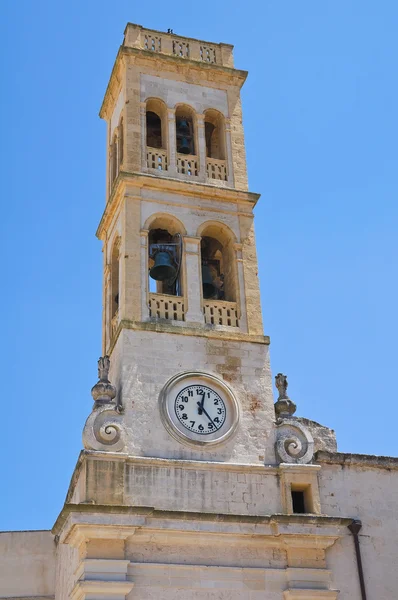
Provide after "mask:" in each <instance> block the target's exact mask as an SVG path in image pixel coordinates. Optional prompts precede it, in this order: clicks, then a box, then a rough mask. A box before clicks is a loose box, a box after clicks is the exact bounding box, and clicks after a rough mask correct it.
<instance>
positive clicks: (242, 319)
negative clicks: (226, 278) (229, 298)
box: [234, 244, 247, 333]
mask: <svg viewBox="0 0 398 600" xmlns="http://www.w3.org/2000/svg"><path fill="white" fill-rule="evenodd" d="M234 251H235V261H236V270H237V278H238V281H237V283H238V289H237V292H238V294H237V297H236V300H237V303H238V319H239V328H240V329H241V331H243V332H244V333H247V311H246V297H245V277H244V272H243V258H242V244H234Z"/></svg>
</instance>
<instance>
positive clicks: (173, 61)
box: [99, 45, 248, 119]
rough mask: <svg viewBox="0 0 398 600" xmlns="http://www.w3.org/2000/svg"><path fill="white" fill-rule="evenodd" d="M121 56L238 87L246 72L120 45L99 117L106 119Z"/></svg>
mask: <svg viewBox="0 0 398 600" xmlns="http://www.w3.org/2000/svg"><path fill="white" fill-rule="evenodd" d="M123 57H127V58H128V59H129V60H130V61H131V62H133V63H135V64H137V65H142V66H148V67H149V68H150V69H152V68H153V67H154V66H155V67H156V68H157V69H159V70H163V71H169V72H171V73H172V72H175V73H179V74H184V75H187V76H188V77H189V78H191V77H192V72H193V71H195V70H196V71H200V76H199V77H198V81H199V82H201V81H214V79H215V78H216V79H217V81H218V82H220V83H221V82H222V83H224V84H225V85H234V86H237V87H239V88H241V87H242V86H243V84H244V83H245V81H246V78H247V75H248V72H247V71H243V70H240V69H235V68H232V67H223V66H221V65H218V64H215V63H207V62H198V61H196V60H190V59H189V58H181V57H179V56H174V55H170V54H162V53H160V52H159V53H154V52H152V51H150V50H144V49H142V48H131V47H129V46H123V45H122V46H120V47H119V50H118V53H117V55H116V59H115V62H114V65H113V68H112V72H111V75H110V78H109V83H108V85H107V88H106V91H105V95H104V99H103V101H102V104H101V108H100V110H99V116H100V117H101V119H107V118H108V117H109V115H108V109H109V105H110V96H111V94H110V90H111V89H112V87H113V86H114V78H115V77H116V73H117V71H118V69H119V66H120V64H121V62H122V59H123Z"/></svg>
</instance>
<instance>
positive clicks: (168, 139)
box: [97, 24, 263, 353]
mask: <svg viewBox="0 0 398 600" xmlns="http://www.w3.org/2000/svg"><path fill="white" fill-rule="evenodd" d="M246 75H247V73H246V72H245V71H239V70H237V69H235V68H234V66H233V58H232V46H229V45H226V44H211V43H208V42H200V41H198V40H193V39H191V38H186V37H180V36H176V35H174V34H173V33H160V32H157V31H153V30H149V29H143V28H142V27H141V26H139V25H131V24H128V25H127V27H126V30H125V34H124V40H123V45H122V46H121V47H120V49H119V52H118V54H117V57H116V61H115V65H114V67H113V70H112V74H111V78H110V81H109V84H108V88H107V90H106V94H105V98H104V101H103V104H102V107H101V111H100V116H101V117H103V118H104V119H105V120H106V121H107V124H108V130H107V147H108V162H107V202H106V206H105V211H104V214H103V216H102V219H101V222H100V225H99V228H98V231H97V235H98V237H99V238H100V239H101V240H102V241H103V243H104V248H103V252H104V294H103V306H104V311H103V349H104V353H112V352H113V349H114V348H116V346H117V344H118V339H119V337H120V333H121V331H122V330H128V329H132V328H135V329H137V328H138V329H139V330H140V331H143V330H145V331H148V330H152V329H155V330H156V331H163V332H164V331H166V330H167V331H169V332H170V331H171V332H172V335H174V334H178V333H183V334H185V335H191V336H199V335H201V336H202V337H203V336H204V337H213V338H214V337H216V338H217V337H218V338H220V337H223V338H228V339H230V338H232V337H233V338H236V337H239V339H243V338H242V336H243V337H245V336H246V337H247V336H249V338H250V339H251V340H253V339H254V338H256V339H257V338H260V339H261V340H262V339H263V337H262V333H263V332H262V323H261V307H260V295H259V285H258V278H257V258H256V249H255V240H254V225H253V207H254V206H255V204H256V202H257V200H258V195H257V194H253V193H250V192H249V191H248V189H247V177H246V159H245V149H244V139H243V126H242V113H241V102H240V89H241V87H242V85H243V83H244V81H245V79H246ZM119 346H120V344H119Z"/></svg>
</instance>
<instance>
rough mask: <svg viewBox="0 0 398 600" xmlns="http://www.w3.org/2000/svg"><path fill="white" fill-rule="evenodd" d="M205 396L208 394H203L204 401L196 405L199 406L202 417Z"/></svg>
mask: <svg viewBox="0 0 398 600" xmlns="http://www.w3.org/2000/svg"><path fill="white" fill-rule="evenodd" d="M205 396H206V394H203V396H202V400H201V401H200V402H197V403H196V404H197V405H198V406H199V408H198V414H199V415H201V414H202V412H203V404H204V401H205Z"/></svg>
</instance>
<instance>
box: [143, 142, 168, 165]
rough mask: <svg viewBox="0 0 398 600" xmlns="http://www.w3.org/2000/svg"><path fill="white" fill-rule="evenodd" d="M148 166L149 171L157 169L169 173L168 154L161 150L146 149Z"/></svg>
mask: <svg viewBox="0 0 398 600" xmlns="http://www.w3.org/2000/svg"><path fill="white" fill-rule="evenodd" d="M146 164H147V167H148V169H156V170H157V171H167V152H166V150H162V149H161V148H150V147H149V146H147V149H146Z"/></svg>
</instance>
